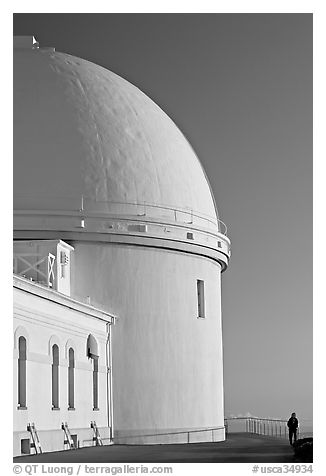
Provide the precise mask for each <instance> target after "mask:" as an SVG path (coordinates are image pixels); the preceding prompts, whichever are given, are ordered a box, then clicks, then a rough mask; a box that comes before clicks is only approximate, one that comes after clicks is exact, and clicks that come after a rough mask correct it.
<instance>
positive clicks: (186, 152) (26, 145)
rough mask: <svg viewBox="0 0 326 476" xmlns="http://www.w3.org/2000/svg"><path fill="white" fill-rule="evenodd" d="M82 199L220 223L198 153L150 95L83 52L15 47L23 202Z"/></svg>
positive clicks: (18, 182)
mask: <svg viewBox="0 0 326 476" xmlns="http://www.w3.org/2000/svg"><path fill="white" fill-rule="evenodd" d="M82 196H83V197H84V198H85V199H89V200H90V201H93V202H99V203H100V202H105V203H106V204H107V207H108V209H109V210H110V204H111V203H122V204H143V203H144V202H145V203H147V204H150V205H154V206H157V207H165V206H167V207H172V208H177V209H191V210H193V211H194V212H195V213H198V214H199V215H203V216H207V217H211V218H213V219H214V220H216V210H215V206H214V199H213V197H212V194H211V191H210V187H209V184H208V182H207V179H206V176H205V173H204V171H203V169H202V167H201V164H200V162H199V160H198V158H197V156H196V154H195V153H194V151H193V149H192V148H191V146H190V144H189V143H188V141H187V140H186V139H185V137H184V136H183V135H182V133H181V132H180V130H179V129H178V128H177V127H176V125H175V124H174V122H173V121H172V120H171V119H170V118H169V117H168V116H167V115H166V114H165V113H164V112H163V111H162V110H161V109H160V108H159V107H158V106H157V105H156V104H155V103H154V102H153V101H152V100H151V99H149V98H148V97H147V96H146V95H145V94H144V93H142V92H141V91H140V90H139V89H138V88H136V87H135V86H133V85H132V84H130V83H129V82H127V81H126V80H124V79H122V78H121V77H119V76H117V75H116V74H114V73H112V72H111V71H108V70H106V69H105V68H102V67H100V66H98V65H96V64H93V63H90V62H89V61H86V60H83V59H80V58H77V57H73V56H70V55H68V54H64V53H59V52H53V51H48V50H44V51H42V49H35V50H33V49H30V50H27V49H18V50H15V54H14V207H15V208H27V209H28V208H29V207H32V208H35V209H38V208H39V209H48V210H57V209H60V208H62V206H61V205H60V202H61V203H65V204H66V206H68V207H69V206H70V205H67V204H69V203H70V204H71V206H73V202H74V201H75V203H77V202H78V201H79V200H80V197H82ZM33 201H34V203H33V205H29V203H32V202H33Z"/></svg>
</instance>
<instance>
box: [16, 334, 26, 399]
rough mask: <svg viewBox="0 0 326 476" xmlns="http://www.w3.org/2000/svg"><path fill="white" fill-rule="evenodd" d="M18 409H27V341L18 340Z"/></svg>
mask: <svg viewBox="0 0 326 476" xmlns="http://www.w3.org/2000/svg"><path fill="white" fill-rule="evenodd" d="M18 407H19V408H26V339H25V337H23V336H20V337H19V340H18Z"/></svg>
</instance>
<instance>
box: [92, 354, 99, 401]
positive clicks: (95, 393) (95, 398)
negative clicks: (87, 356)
mask: <svg viewBox="0 0 326 476" xmlns="http://www.w3.org/2000/svg"><path fill="white" fill-rule="evenodd" d="M97 409H98V357H95V358H93V410H97Z"/></svg>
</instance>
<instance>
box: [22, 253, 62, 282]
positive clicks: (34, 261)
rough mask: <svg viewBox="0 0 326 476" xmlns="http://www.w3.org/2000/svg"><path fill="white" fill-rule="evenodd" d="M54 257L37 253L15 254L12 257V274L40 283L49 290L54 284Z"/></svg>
mask: <svg viewBox="0 0 326 476" xmlns="http://www.w3.org/2000/svg"><path fill="white" fill-rule="evenodd" d="M54 264H55V256H54V255H53V254H52V253H47V254H46V255H45V256H44V255H40V254H37V253H17V252H14V255H13V272H14V274H17V275H18V276H22V277H24V278H27V279H31V280H33V281H36V282H40V283H42V284H44V285H45V286H47V287H49V288H53V287H54V283H55V271H54Z"/></svg>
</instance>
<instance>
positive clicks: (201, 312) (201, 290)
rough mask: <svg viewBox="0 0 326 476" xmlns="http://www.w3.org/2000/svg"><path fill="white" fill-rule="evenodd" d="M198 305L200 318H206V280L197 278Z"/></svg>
mask: <svg viewBox="0 0 326 476" xmlns="http://www.w3.org/2000/svg"><path fill="white" fill-rule="evenodd" d="M197 305H198V314H197V317H198V318H199V319H204V318H205V293H204V281H202V280H201V279H197Z"/></svg>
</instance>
